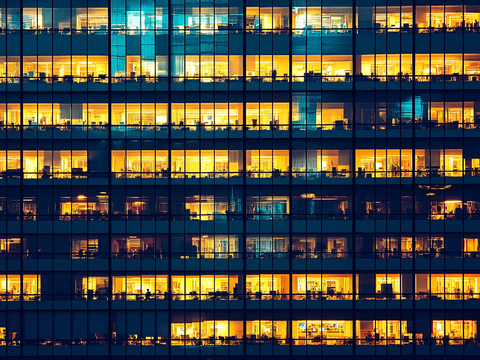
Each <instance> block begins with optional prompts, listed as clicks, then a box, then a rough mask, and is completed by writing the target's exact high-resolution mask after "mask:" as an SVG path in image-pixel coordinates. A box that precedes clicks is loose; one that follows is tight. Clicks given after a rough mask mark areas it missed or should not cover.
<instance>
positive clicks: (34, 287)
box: [0, 274, 41, 301]
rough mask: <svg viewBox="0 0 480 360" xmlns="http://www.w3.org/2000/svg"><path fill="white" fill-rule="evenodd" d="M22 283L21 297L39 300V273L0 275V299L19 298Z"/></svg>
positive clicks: (28, 299) (27, 299)
mask: <svg viewBox="0 0 480 360" xmlns="http://www.w3.org/2000/svg"><path fill="white" fill-rule="evenodd" d="M22 284H23V299H24V300H26V301H35V300H39V297H38V295H40V294H41V287H40V275H23V276H21V275H12V274H10V275H0V301H6V300H20V293H21V291H22V290H21V289H22Z"/></svg>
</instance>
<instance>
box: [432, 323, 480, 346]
mask: <svg viewBox="0 0 480 360" xmlns="http://www.w3.org/2000/svg"><path fill="white" fill-rule="evenodd" d="M476 334H477V321H475V320H445V321H444V320H434V321H432V335H433V337H434V338H444V337H448V338H449V339H450V340H449V341H450V343H449V344H450V345H455V344H463V342H459V341H458V340H459V339H474V338H475V336H476Z"/></svg>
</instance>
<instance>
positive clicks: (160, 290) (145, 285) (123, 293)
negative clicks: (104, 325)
mask: <svg viewBox="0 0 480 360" xmlns="http://www.w3.org/2000/svg"><path fill="white" fill-rule="evenodd" d="M168 288H169V287H168V276H166V275H142V276H113V278H112V291H113V294H114V300H142V299H146V298H147V297H150V296H151V297H152V298H153V297H155V298H156V299H159V300H160V299H162V300H163V299H165V297H164V296H165V293H166V292H168ZM148 293H150V294H148Z"/></svg>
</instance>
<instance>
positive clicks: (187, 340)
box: [171, 320, 243, 346]
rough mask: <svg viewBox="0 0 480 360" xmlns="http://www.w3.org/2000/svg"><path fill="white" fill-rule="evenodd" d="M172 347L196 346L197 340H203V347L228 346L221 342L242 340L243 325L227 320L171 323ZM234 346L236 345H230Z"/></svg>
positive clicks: (226, 343)
mask: <svg viewBox="0 0 480 360" xmlns="http://www.w3.org/2000/svg"><path fill="white" fill-rule="evenodd" d="M171 334H172V345H173V346H178V345H181V346H184V345H190V344H191V345H195V346H198V341H199V340H204V341H205V343H204V344H205V345H207V344H208V345H212V342H211V341H212V340H217V341H215V342H214V344H215V345H228V344H229V342H228V341H221V340H224V339H225V338H228V337H230V338H233V339H241V338H243V323H242V322H241V321H227V320H215V321H214V320H205V321H202V322H187V323H183V322H181V323H172V324H171ZM230 345H236V343H230Z"/></svg>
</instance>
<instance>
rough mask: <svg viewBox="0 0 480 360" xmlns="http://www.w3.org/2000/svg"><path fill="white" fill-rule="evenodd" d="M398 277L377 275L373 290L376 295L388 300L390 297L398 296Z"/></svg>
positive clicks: (399, 277)
mask: <svg viewBox="0 0 480 360" xmlns="http://www.w3.org/2000/svg"><path fill="white" fill-rule="evenodd" d="M400 279H401V276H400V275H395V274H388V275H385V274H377V275H376V285H375V290H376V292H377V294H378V295H380V296H382V297H386V298H389V297H391V296H392V295H395V294H400Z"/></svg>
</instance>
